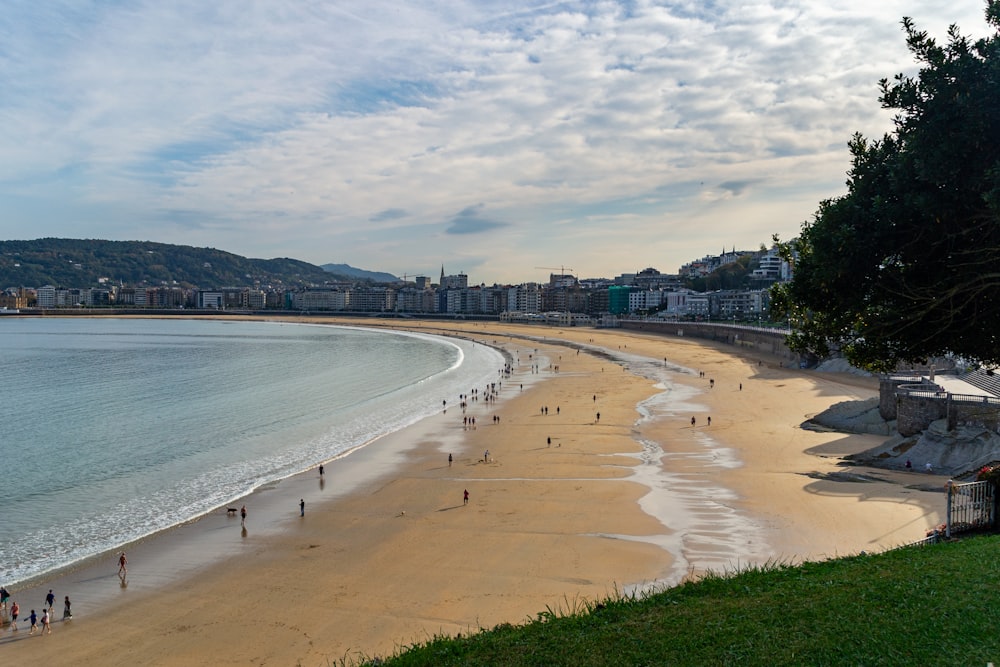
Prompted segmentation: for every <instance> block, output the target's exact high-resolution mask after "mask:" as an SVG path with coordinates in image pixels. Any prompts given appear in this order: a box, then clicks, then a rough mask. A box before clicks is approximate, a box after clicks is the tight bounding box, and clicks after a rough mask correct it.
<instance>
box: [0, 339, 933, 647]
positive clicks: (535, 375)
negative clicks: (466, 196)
mask: <svg viewBox="0 0 1000 667" xmlns="http://www.w3.org/2000/svg"><path fill="white" fill-rule="evenodd" d="M336 323H347V322H344V321H341V320H337V321H336ZM361 324H363V325H364V326H389V327H393V328H404V327H403V325H404V324H405V328H411V329H421V330H424V331H428V332H431V333H438V334H446V335H461V336H466V337H469V338H472V339H474V340H478V341H481V342H484V343H486V344H490V345H494V346H496V347H498V348H500V349H502V350H504V351H505V352H506V353H507V354H509V355H510V356H511V357H513V358H515V359H517V365H516V368H517V370H516V373H515V375H514V376H513V377H511V378H509V379H507V380H504V382H503V388H502V391H501V393H500V396H499V398H498V399H497V400H496V401H495V402H490V401H486V400H483V398H484V394H483V389H484V388H482V387H480V388H478V389H479V391H480V399H479V400H472V401H470V402H469V405H468V408H467V410H466V412H465V413H464V414H463V411H462V410H461V409H460V408H459V407H458V400H457V397H448V405H449V407H448V409H447V410H446V411H443V412H442V413H441V414H438V415H436V416H434V417H432V418H430V419H427V420H424V421H422V422H420V423H418V424H416V425H414V426H412V427H410V428H407V429H404V430H403V431H400V432H397V433H394V434H392V435H390V436H388V437H386V438H383V439H381V440H379V441H377V442H376V443H374V444H372V445H370V446H368V447H365V448H362V449H361V450H358V451H357V452H355V453H353V454H351V455H350V456H347V457H345V458H342V459H338V460H335V461H332V462H330V463H329V464H327V465H326V466H325V474H324V476H323V477H322V478H320V476H319V473H318V471H316V470H312V471H308V472H306V473H303V474H302V475H300V476H297V477H295V478H291V479H288V480H284V481H282V482H281V483H279V484H275V485H273V486H272V487H269V488H267V489H262V490H260V491H258V492H257V493H255V494H253V495H252V496H250V497H248V498H247V499H246V500H245V503H246V505H247V507H248V510H249V517H248V526H247V531H246V534H243V532H242V531H241V529H240V523H239V518H238V517H232V516H228V515H227V514H226V513H225V511H219V512H217V513H215V514H213V515H211V516H208V517H205V518H203V519H201V520H199V521H197V522H194V523H192V524H189V525H186V526H182V527H179V528H177V529H174V530H171V531H167V533H165V534H162V535H158V536H155V537H153V538H151V539H149V540H146V541H144V542H143V543H140V544H137V545H133V546H130V547H129V549H128V553H129V574H128V578H127V581H126V582H125V583H124V584H123V583H122V582H121V581H120V580H119V578H118V576H117V574H116V571H117V564H116V562H115V558H114V556H109V557H108V558H106V559H102V560H101V561H98V562H93V563H89V564H87V565H86V566H85V567H82V568H79V569H77V570H74V571H72V572H69V573H66V574H64V575H62V576H60V577H59V578H57V579H55V580H53V581H48V582H41V583H40V584H39V585H37V586H34V587H33V588H31V589H27V590H15V591H12V592H13V599H15V600H17V601H18V602H19V603H20V605H21V607H22V621H21V622H20V623H19V625H20V627H21V629H20V630H18V631H17V632H16V633H15V632H12V631H11V630H10V628H9V627H5V628H4V631H3V632H2V633H0V651H2V652H3V654H4V656H5V658H6V659H7V660H8V661H12V662H19V663H25V664H29V663H32V662H44V663H45V664H50V665H62V664H71V663H72V664H75V665H134V664H149V665H209V664H212V665H219V664H222V665H230V664H231V665H246V664H257V665H295V664H300V665H310V666H311V665H316V666H320V665H332V664H337V663H338V661H340V660H341V659H345V658H346V659H348V660H352V659H357V658H359V657H361V656H375V655H385V654H388V653H391V652H393V651H395V650H397V649H398V648H400V647H403V646H407V645H409V644H411V643H414V642H421V641H424V640H426V639H429V638H430V637H432V636H434V635H437V634H457V633H463V634H465V633H469V632H476V631H478V630H479V629H480V628H489V627H493V626H495V625H497V624H499V623H504V622H510V623H520V622H524V621H526V620H528V619H531V618H534V617H535V615H536V614H538V613H539V612H544V611H546V610H553V611H557V612H558V611H571V610H573V609H576V608H579V606H580V604H581V601H583V600H598V599H601V598H604V597H607V596H608V595H612V594H614V593H615V592H616V591H630V590H632V589H633V588H642V587H648V586H655V585H666V584H674V583H677V582H679V581H681V580H682V578H683V577H685V576H691V575H697V574H698V573H699V572H703V571H705V570H706V569H712V570H715V571H723V570H731V569H735V568H739V567H742V566H745V565H747V564H750V563H761V562H766V561H769V560H770V561H775V560H777V561H785V562H787V561H799V560H817V559H823V558H828V557H834V556H838V555H846V554H854V553H858V552H860V551H879V550H882V549H885V548H889V547H893V546H898V545H901V544H905V543H908V542H912V541H915V540H917V539H920V538H921V537H923V535H924V531H925V530H926V529H927V528H928V527H930V526H933V525H936V524H937V523H939V522H940V521H941V514H942V512H943V511H944V496H943V493H941V491H940V490H941V488H942V487H943V484H944V481H945V480H944V479H943V478H938V477H936V476H934V475H926V474H923V473H894V472H887V471H884V470H874V469H863V468H858V467H850V468H845V466H844V465H843V464H842V462H841V460H840V457H842V456H845V455H847V454H851V453H855V452H859V451H863V450H865V449H868V448H870V447H873V446H875V445H877V444H879V443H880V442H881V441H882V438H879V437H875V436H856V435H850V436H849V435H845V434H841V433H831V432H818V431H814V430H807V429H803V428H801V427H800V425H801V424H802V422H803V421H804V420H806V419H807V418H808V417H809V416H811V415H813V414H816V413H818V412H820V411H822V410H824V409H825V408H827V407H829V406H830V405H832V404H834V403H837V402H839V401H843V400H851V399H860V398H867V397H870V396H874V395H876V394H877V391H878V388H877V382H876V380H874V379H873V378H864V377H859V376H853V375H846V374H824V373H817V372H814V371H800V370H797V369H789V368H784V367H781V366H780V365H779V362H778V360H777V359H772V358H768V357H767V356H760V355H756V356H754V355H752V354H751V355H747V354H740V350H737V349H735V348H728V347H725V346H721V345H717V344H713V343H708V342H705V341H698V340H693V339H679V338H670V337H660V336H655V335H650V334H642V333H638V332H629V331H622V330H594V329H579V328H567V329H558V328H550V327H541V326H519V325H507V324H499V323H451V322H449V323H439V322H415V321H408V322H405V323H404V322H401V321H398V320H393V321H383V320H364V321H363V322H361ZM602 351H606V352H609V353H611V354H612V355H622V357H623V360H622V361H615V360H613V359H609V358H608V355H607V354H605V353H603V352H602ZM664 359H665V360H666V363H663V364H662V366H663V368H662V369H660V370H659V371H658V372H660V373H665V374H667V375H668V376H669V378H670V385H669V387H670V390H669V393H667V394H664V389H663V388H662V387H657V386H654V384H655V383H654V381H653V380H651V379H649V377H646V376H644V375H647V376H648V369H649V367H650V364H653V365H655V363H656V360H664ZM536 367H537V372H536V370H535V368H536ZM472 389H476V388H473V387H470V388H469V390H470V391H471V390H472ZM640 405H641V406H642V407H641V409H637V406H640ZM546 408H547V411H546ZM598 415H599V417H598ZM473 417H474V418H475V427H474V428H473V427H470V425H469V424H468V420H469V419H470V418H473ZM692 418H693V419H694V423H692ZM709 420H710V421H709ZM463 421H465V423H463ZM487 451H488V452H489V456H488V457H487V456H486V452H487ZM449 454H451V456H452V459H453V461H452V462H451V463H450V464H449V461H448V456H449ZM847 473H849V474H847ZM466 490H468V492H469V500H468V504H465V503H464V502H463V493H464V491H466ZM300 498H302V499H303V500H304V501H305V503H306V509H305V516H301V517H300V516H299V499H300ZM49 588H51V589H53V590H54V593H55V595H56V598H57V600H62V599H63V596H65V595H69V596H70V597H71V599H72V600H73V601H74V607H73V611H74V618H73V619H72V620H70V621H61V620H59V619H61V616H62V613H61V612H62V605H61V603H58V602H57V605H56V613H55V618H56V619H57V622H56V623H55V624H54V625H53V631H52V633H51V635H47V636H44V637H37V636H35V637H28V632H27V625H26V624H25V623H24V622H23V619H24V618H25V617H26V616H27V612H28V610H29V609H31V608H35V609H36V610H39V609H40V608H41V603H42V600H43V599H44V597H45V593H46V592H47V590H48V589H49Z"/></svg>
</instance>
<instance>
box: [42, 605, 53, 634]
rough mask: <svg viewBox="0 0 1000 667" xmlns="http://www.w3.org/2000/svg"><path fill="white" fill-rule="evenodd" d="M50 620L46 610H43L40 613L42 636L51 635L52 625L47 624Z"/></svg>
mask: <svg viewBox="0 0 1000 667" xmlns="http://www.w3.org/2000/svg"><path fill="white" fill-rule="evenodd" d="M50 620H51V619H50V615H49V610H48V609H45V610H43V611H42V634H43V635H51V634H52V625H51V624H50V623H49V621H50Z"/></svg>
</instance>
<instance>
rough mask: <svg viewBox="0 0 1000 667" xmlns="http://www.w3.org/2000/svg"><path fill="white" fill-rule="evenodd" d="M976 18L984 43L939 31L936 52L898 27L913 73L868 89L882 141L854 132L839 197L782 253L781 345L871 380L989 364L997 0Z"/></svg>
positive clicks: (996, 249)
mask: <svg viewBox="0 0 1000 667" xmlns="http://www.w3.org/2000/svg"><path fill="white" fill-rule="evenodd" d="M986 22H987V24H988V25H990V26H991V28H992V30H991V35H990V37H988V38H984V39H979V40H977V41H974V42H973V41H970V40H969V39H968V38H966V37H963V36H962V35H961V34H959V31H958V28H957V27H956V26H954V25H952V26H951V27H950V28H949V29H948V43H947V45H944V46H941V45H938V44H937V43H936V41H935V40H934V39H932V38H930V37H928V35H927V33H926V32H922V31H918V30H917V29H916V28H915V27H914V24H913V21H912V20H911V19H909V18H904V19H903V22H902V24H903V28H904V30H905V32H906V41H907V45H908V46H909V49H910V52H911V53H912V54H913V55H914V57H915V58H916V60H917V61H918V62H919V63H920V64H921V67H920V70H919V73H918V74H917V75H916V76H915V77H908V76H904V75H902V74H899V75H897V76H896V77H895V79H894V80H893V81H892V82H889V81H888V80H886V79H883V80H882V81H881V82H880V90H881V95H880V97H879V101H880V103H881V104H882V106H883V108H887V109H894V110H896V111H897V113H896V115H895V117H894V118H893V125H894V131H893V132H892V133H891V134H886V135H885V136H884V137H883V138H882V139H881V140H878V141H869V140H867V139H865V138H864V137H862V136H861V135H860V134H856V135H855V136H854V137H853V138H852V140H851V141H850V142H849V144H848V145H849V148H850V152H851V155H852V167H851V170H850V171H849V172H848V180H847V188H848V192H847V194H846V195H843V196H841V197H838V198H835V199H829V200H826V201H823V202H821V203H820V206H819V209H818V211H817V213H816V214H815V216H814V218H813V220H812V221H811V222H806V223H804V224H803V226H802V232H801V234H800V236H799V237H798V238H797V239H795V240H793V241H790V242H786V243H784V244H781V249H782V252H783V253H784V256H785V258H786V259H789V260H793V261H794V264H793V266H794V277H793V280H792V281H791V282H790V283H786V284H784V285H779V286H776V287H775V288H774V289H773V290H772V304H771V309H772V313H776V314H777V316H778V317H780V318H782V319H783V318H786V317H787V318H788V320H789V322H790V324H791V325H792V329H793V333H792V334H791V336H789V341H788V342H789V345H790V346H791V347H792V348H793V349H796V350H798V351H800V352H807V353H812V354H816V355H817V356H820V357H823V356H827V355H828V354H829V353H830V352H831V350H832V349H835V348H836V349H840V350H841V351H842V353H843V354H844V355H845V356H846V357H847V359H849V360H850V361H851V362H852V363H853V364H855V365H857V366H860V367H864V368H869V369H871V370H875V371H888V370H891V369H893V368H895V367H896V366H897V364H898V363H899V362H904V361H910V362H918V361H925V360H926V359H927V358H929V357H933V356H939V355H943V354H948V353H952V354H957V355H959V356H963V357H966V358H969V359H972V360H976V361H979V362H982V363H990V364H995V363H1000V0H988V2H987V6H986ZM775 241H778V239H777V237H775Z"/></svg>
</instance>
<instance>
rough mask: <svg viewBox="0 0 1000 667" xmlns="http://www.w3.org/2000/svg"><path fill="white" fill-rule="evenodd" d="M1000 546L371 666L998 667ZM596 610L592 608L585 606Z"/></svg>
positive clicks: (700, 585) (496, 635) (832, 563)
mask: <svg viewBox="0 0 1000 667" xmlns="http://www.w3.org/2000/svg"><path fill="white" fill-rule="evenodd" d="M998 551H1000V538H998V537H995V536H988V537H975V538H969V539H965V540H961V541H957V542H948V543H942V544H936V545H930V546H925V547H908V548H902V549H896V550H893V551H888V552H885V553H880V554H874V555H858V556H851V557H847V558H840V559H836V560H828V561H823V562H819V563H805V564H803V565H799V566H788V565H780V564H776V565H772V566H768V567H761V568H756V569H750V570H747V571H744V572H740V573H736V574H733V575H731V576H709V577H707V578H705V579H703V580H700V581H696V582H691V583H685V584H682V585H680V586H677V587H675V588H670V589H668V590H664V591H663V592H661V593H658V594H654V595H650V596H647V597H633V598H627V597H624V598H622V599H617V600H608V601H605V602H601V603H596V604H593V603H592V604H588V605H580V604H575V605H573V604H571V605H570V606H571V607H577V608H576V609H570V610H568V611H569V612H573V613H568V612H567V613H558V612H553V611H552V610H548V611H546V612H544V613H541V614H539V615H538V618H537V619H536V620H533V621H530V622H528V623H527V624H526V625H523V626H520V627H515V626H511V625H501V626H498V627H496V628H493V629H491V630H484V631H480V630H478V629H474V628H473V629H470V630H471V633H470V634H468V635H467V636H464V637H460V638H437V639H433V640H431V641H429V642H428V643H427V644H424V645H421V646H417V647H411V648H409V649H407V650H404V651H402V652H401V653H400V654H399V655H397V656H395V657H392V658H389V659H383V658H378V659H368V662H366V663H364V664H371V665H375V664H378V665H383V666H385V667H388V666H390V665H393V666H410V665H434V666H435V667H443V666H447V665H510V666H514V665H546V666H549V665H573V666H574V667H584V666H587V665H595V666H597V665H601V666H603V665H699V666H701V665H740V666H745V665H751V666H752V665H761V666H765V665H766V666H767V667H774V666H776V665H923V666H927V665H986V664H988V663H990V662H993V663H995V664H1000V632H998V626H1000V612H998V611H997V604H996V602H997V584H996V581H997V580H998V578H1000V557H998V556H997V553H998ZM581 606H585V607H586V608H585V609H579V607H581Z"/></svg>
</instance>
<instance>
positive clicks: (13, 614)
mask: <svg viewBox="0 0 1000 667" xmlns="http://www.w3.org/2000/svg"><path fill="white" fill-rule="evenodd" d="M20 613H21V608H20V607H18V606H17V602H16V601H14V602H11V603H10V629H11V630H17V615H18V614H20Z"/></svg>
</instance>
